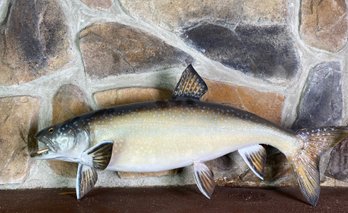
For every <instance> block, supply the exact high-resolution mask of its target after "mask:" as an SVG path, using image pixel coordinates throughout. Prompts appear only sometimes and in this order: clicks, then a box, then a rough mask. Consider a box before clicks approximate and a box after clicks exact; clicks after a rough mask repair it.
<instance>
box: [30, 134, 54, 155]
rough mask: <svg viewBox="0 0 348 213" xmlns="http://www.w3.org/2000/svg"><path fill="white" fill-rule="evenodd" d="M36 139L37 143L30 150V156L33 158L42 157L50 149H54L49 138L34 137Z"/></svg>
mask: <svg viewBox="0 0 348 213" xmlns="http://www.w3.org/2000/svg"><path fill="white" fill-rule="evenodd" d="M36 140H37V145H36V147H35V148H34V150H32V151H31V152H30V157H33V158H40V157H44V156H45V155H47V154H48V153H50V152H51V151H54V150H55V149H54V147H53V146H52V142H51V140H50V139H48V138H46V137H36Z"/></svg>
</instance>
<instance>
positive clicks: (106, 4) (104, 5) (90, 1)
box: [81, 0, 112, 9]
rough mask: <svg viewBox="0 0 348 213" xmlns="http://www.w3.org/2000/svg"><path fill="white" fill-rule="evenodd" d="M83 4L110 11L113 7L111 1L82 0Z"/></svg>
mask: <svg viewBox="0 0 348 213" xmlns="http://www.w3.org/2000/svg"><path fill="white" fill-rule="evenodd" d="M81 2H83V3H84V4H86V5H87V6H88V7H90V8H95V9H109V8H110V7H111V6H112V1H111V0H81Z"/></svg>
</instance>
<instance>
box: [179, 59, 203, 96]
mask: <svg viewBox="0 0 348 213" xmlns="http://www.w3.org/2000/svg"><path fill="white" fill-rule="evenodd" d="M207 90H208V87H207V85H206V84H205V82H204V80H203V79H202V78H201V76H199V75H198V73H197V72H196V70H195V69H194V68H193V67H192V65H191V64H190V65H189V66H188V67H187V68H186V69H185V70H184V72H183V73H182V75H181V78H180V80H179V82H178V84H177V85H176V87H175V90H174V92H173V99H177V98H191V99H197V100H199V99H200V98H201V97H202V96H203V95H204V94H205V93H206V92H207Z"/></svg>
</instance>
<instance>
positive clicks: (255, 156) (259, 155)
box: [238, 145, 267, 180]
mask: <svg viewBox="0 0 348 213" xmlns="http://www.w3.org/2000/svg"><path fill="white" fill-rule="evenodd" d="M238 153H239V154H240V155H241V156H242V158H243V160H244V161H245V163H246V164H247V165H248V166H249V168H250V169H251V171H253V172H254V174H255V175H256V176H257V177H259V178H260V179H261V180H263V175H264V174H263V173H264V168H265V163H266V157H267V153H266V150H265V148H264V147H263V146H262V145H253V146H248V147H245V148H241V149H238Z"/></svg>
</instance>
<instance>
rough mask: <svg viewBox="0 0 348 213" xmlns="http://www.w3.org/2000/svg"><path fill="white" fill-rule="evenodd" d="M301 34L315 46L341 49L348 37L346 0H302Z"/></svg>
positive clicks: (332, 50) (334, 49) (335, 49)
mask: <svg viewBox="0 0 348 213" xmlns="http://www.w3.org/2000/svg"><path fill="white" fill-rule="evenodd" d="M300 34H301V38H302V39H303V40H304V41H305V42H306V43H307V44H309V45H311V46H313V47H316V48H320V49H324V50H327V51H331V52H337V51H339V50H341V49H342V48H343V47H344V45H345V44H346V43H347V39H348V20H347V5H346V2H345V0H302V1H301V23H300Z"/></svg>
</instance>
